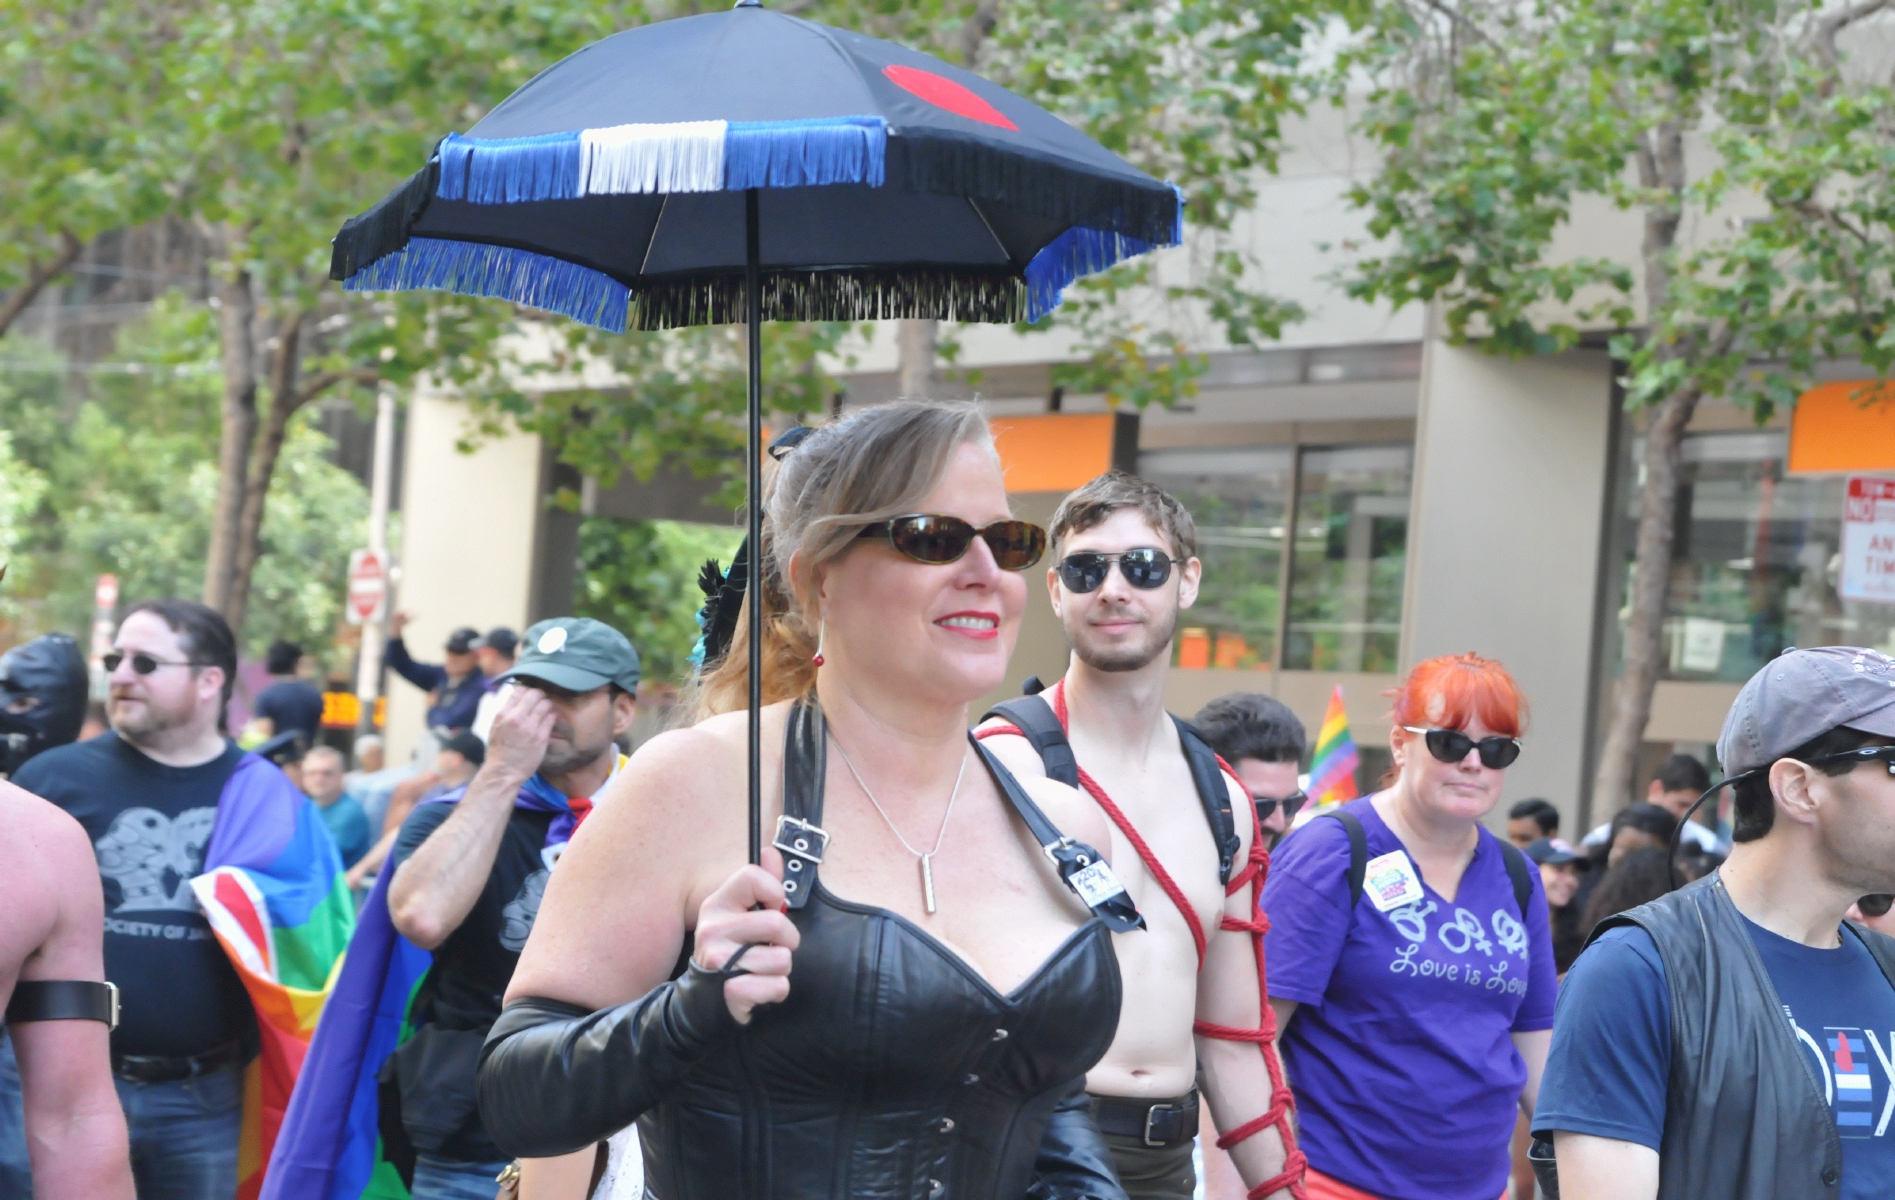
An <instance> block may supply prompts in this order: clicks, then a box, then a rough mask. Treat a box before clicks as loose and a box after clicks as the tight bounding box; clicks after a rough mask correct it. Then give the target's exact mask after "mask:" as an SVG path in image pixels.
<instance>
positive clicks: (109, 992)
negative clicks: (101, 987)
mask: <svg viewBox="0 0 1895 1200" xmlns="http://www.w3.org/2000/svg"><path fill="white" fill-rule="evenodd" d="M105 992H106V1005H107V1011H108V1012H110V1013H111V1019H110V1020H108V1021H107V1022H106V1023H105V1028H106V1031H107V1032H110V1031H112V1030H114V1029H117V1028H118V984H116V983H113V982H112V981H111V980H109V979H108V980H106V981H105Z"/></svg>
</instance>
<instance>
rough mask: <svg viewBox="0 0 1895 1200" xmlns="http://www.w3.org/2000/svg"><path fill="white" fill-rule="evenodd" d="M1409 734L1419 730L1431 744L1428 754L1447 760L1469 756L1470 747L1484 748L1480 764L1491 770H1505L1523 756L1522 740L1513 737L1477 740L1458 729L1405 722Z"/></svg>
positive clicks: (1455, 761) (1481, 749)
mask: <svg viewBox="0 0 1895 1200" xmlns="http://www.w3.org/2000/svg"><path fill="white" fill-rule="evenodd" d="M1402 728H1403V729H1406V730H1407V731H1408V732H1409V733H1419V734H1421V735H1422V739H1423V740H1424V741H1426V742H1427V743H1428V753H1430V754H1432V755H1434V756H1435V758H1437V759H1439V760H1440V761H1442V762H1444V763H1457V762H1460V761H1461V760H1462V759H1464V758H1466V757H1467V752H1468V751H1469V750H1479V751H1480V765H1481V766H1483V767H1486V768H1487V769H1488V770H1490V771H1501V770H1505V769H1506V768H1508V767H1511V766H1512V765H1513V760H1514V759H1516V758H1519V757H1520V739H1519V738H1511V737H1499V736H1494V737H1484V738H1482V739H1481V740H1480V741H1478V742H1477V741H1475V740H1474V739H1473V738H1471V737H1468V736H1467V735H1466V734H1465V733H1462V732H1461V731H1460V730H1458V729H1423V728H1421V727H1420V726H1418V725H1404V726H1402Z"/></svg>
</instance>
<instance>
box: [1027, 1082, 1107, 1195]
mask: <svg viewBox="0 0 1895 1200" xmlns="http://www.w3.org/2000/svg"><path fill="white" fill-rule="evenodd" d="M1026 1194H1027V1200H1125V1188H1124V1187H1123V1186H1121V1185H1120V1183H1119V1176H1118V1172H1117V1171H1115V1170H1113V1167H1112V1152H1111V1151H1110V1150H1108V1149H1106V1145H1105V1138H1104V1137H1103V1136H1102V1135H1101V1134H1100V1133H1099V1127H1098V1126H1097V1125H1094V1124H1093V1123H1092V1101H1090V1100H1088V1099H1087V1098H1086V1081H1085V1080H1084V1079H1076V1080H1074V1081H1073V1084H1072V1086H1071V1087H1070V1088H1068V1089H1067V1091H1066V1093H1065V1095H1063V1096H1061V1097H1060V1100H1059V1103H1058V1104H1057V1105H1056V1106H1055V1107H1054V1109H1053V1116H1052V1119H1051V1120H1049V1121H1048V1122H1047V1123H1046V1133H1045V1134H1044V1135H1043V1136H1042V1137H1041V1138H1040V1154H1039V1158H1038V1159H1037V1160H1036V1161H1035V1162H1034V1164H1033V1185H1032V1186H1031V1187H1029V1188H1027V1192H1026Z"/></svg>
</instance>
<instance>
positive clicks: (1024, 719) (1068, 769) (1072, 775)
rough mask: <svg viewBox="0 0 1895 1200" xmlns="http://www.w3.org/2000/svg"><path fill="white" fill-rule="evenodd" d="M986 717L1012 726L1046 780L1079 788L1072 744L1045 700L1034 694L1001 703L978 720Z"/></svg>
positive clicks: (1077, 770)
mask: <svg viewBox="0 0 1895 1200" xmlns="http://www.w3.org/2000/svg"><path fill="white" fill-rule="evenodd" d="M988 717H999V718H1001V719H1002V720H1005V721H1011V722H1013V725H1014V728H1016V729H1018V730H1019V731H1020V732H1021V733H1022V734H1023V735H1025V737H1026V740H1027V741H1028V742H1029V743H1031V744H1032V746H1033V752H1034V753H1035V754H1038V755H1039V756H1040V762H1042V763H1044V764H1045V765H1046V777H1047V778H1048V779H1056V780H1058V781H1059V782H1060V783H1063V784H1065V785H1066V786H1067V787H1078V786H1079V761H1078V760H1077V759H1075V758H1074V757H1073V748H1072V743H1071V742H1068V741H1067V740H1066V728H1065V726H1063V725H1061V724H1060V723H1059V715H1058V714H1057V713H1055V712H1054V711H1053V706H1052V705H1051V704H1048V703H1047V702H1046V697H1044V696H1041V695H1039V694H1037V693H1035V694H1034V695H1031V696H1018V697H1015V698H1014V699H1012V700H1002V701H1001V702H1000V703H999V704H996V705H994V706H993V707H992V708H991V709H989V710H988V711H987V716H986V717H982V718H981V720H983V721H985V720H986V719H987V718H988Z"/></svg>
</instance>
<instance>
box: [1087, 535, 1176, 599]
mask: <svg viewBox="0 0 1895 1200" xmlns="http://www.w3.org/2000/svg"><path fill="white" fill-rule="evenodd" d="M1183 561H1184V560H1183V559H1181V558H1173V557H1171V556H1170V555H1169V554H1166V553H1165V552H1164V551H1163V550H1154V549H1152V548H1151V547H1149V546H1141V547H1140V548H1139V549H1137V550H1127V551H1126V552H1125V553H1123V554H1100V553H1098V552H1096V551H1092V550H1081V551H1080V552H1079V553H1077V554H1068V555H1067V556H1066V557H1065V558H1063V559H1061V560H1060V563H1059V579H1060V582H1061V583H1064V584H1065V585H1066V590H1067V591H1071V592H1077V593H1079V594H1080V595H1082V596H1083V595H1085V594H1086V593H1087V592H1096V591H1098V590H1099V588H1100V587H1102V586H1104V584H1105V577H1106V576H1107V575H1109V574H1111V571H1112V564H1113V563H1117V564H1119V574H1121V575H1123V576H1125V582H1127V583H1129V584H1131V585H1132V586H1133V587H1135V588H1139V589H1141V590H1143V591H1147V592H1149V591H1151V590H1152V589H1153V588H1159V587H1163V586H1164V585H1165V580H1167V579H1170V578H1171V564H1172V563H1176V562H1183Z"/></svg>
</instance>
